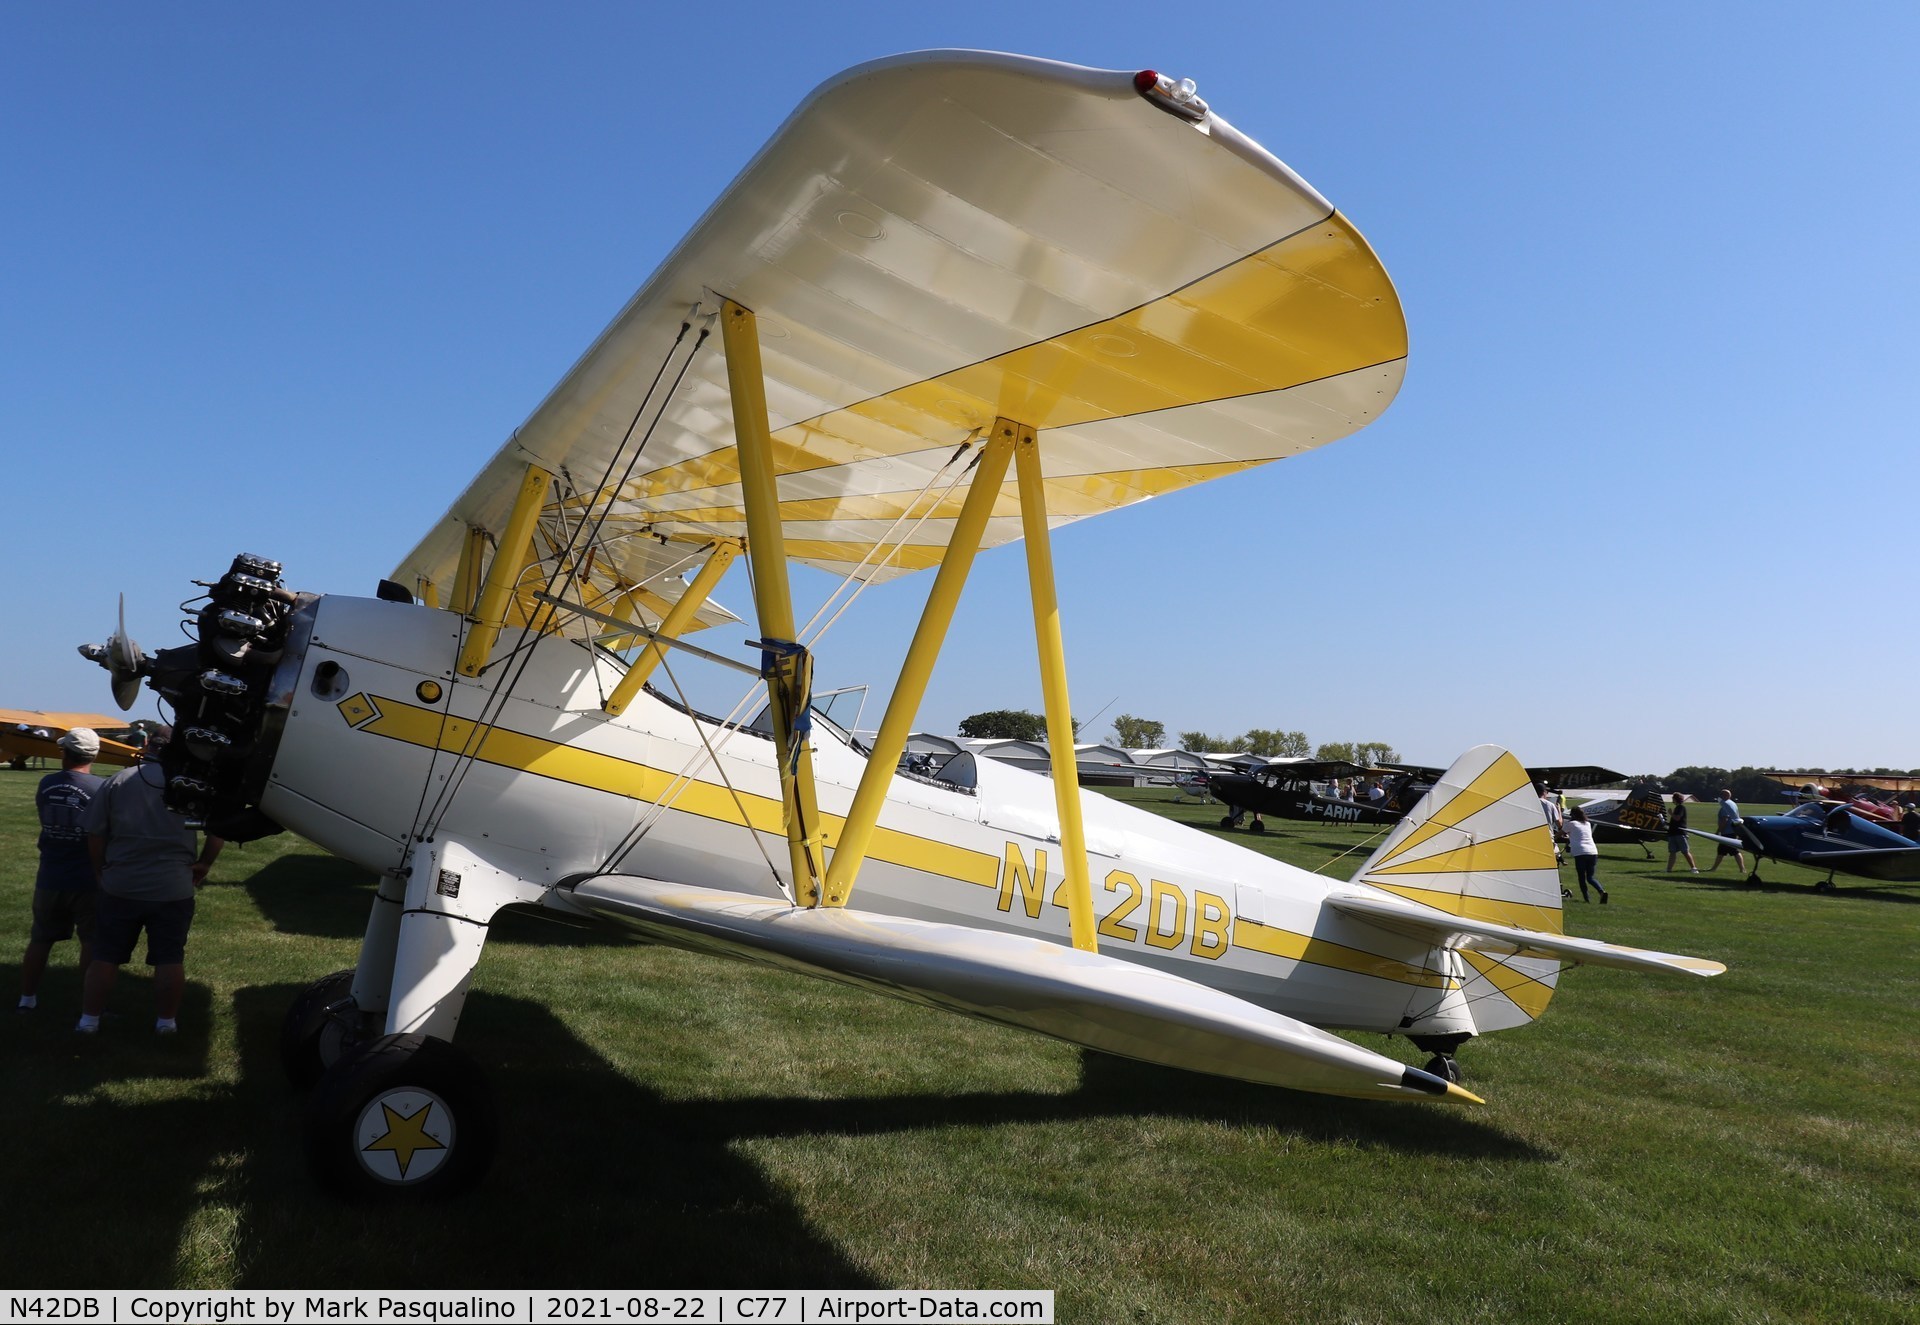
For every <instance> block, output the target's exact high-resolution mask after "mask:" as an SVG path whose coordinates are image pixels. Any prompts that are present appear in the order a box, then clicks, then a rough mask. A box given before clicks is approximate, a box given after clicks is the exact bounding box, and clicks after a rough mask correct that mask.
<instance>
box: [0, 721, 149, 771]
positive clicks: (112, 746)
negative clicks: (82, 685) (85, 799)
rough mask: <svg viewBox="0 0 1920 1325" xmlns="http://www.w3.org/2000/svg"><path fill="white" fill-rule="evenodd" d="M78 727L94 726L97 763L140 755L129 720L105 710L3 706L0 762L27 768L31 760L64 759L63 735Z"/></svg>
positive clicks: (128, 760)
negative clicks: (51, 710)
mask: <svg viewBox="0 0 1920 1325" xmlns="http://www.w3.org/2000/svg"><path fill="white" fill-rule="evenodd" d="M75 727H89V728H92V730H93V732H94V734H95V735H97V736H98V737H99V738H100V753H99V755H97V756H96V757H95V758H94V761H93V762H94V763H96V764H107V765H113V764H121V765H126V764H133V763H137V762H138V761H139V758H140V747H139V746H137V745H134V744H132V743H131V742H130V741H128V740H124V739H115V735H109V734H108V733H115V734H116V735H117V736H119V737H128V736H131V735H133V733H132V732H130V731H128V730H127V724H126V720H125V719H123V718H115V717H110V716H109V715H107V714H105V713H47V712H43V711H41V710H39V709H0V763H4V764H6V765H8V766H9V767H12V768H25V767H26V766H27V760H29V759H51V760H53V761H54V762H55V763H58V762H59V761H60V745H59V741H60V738H61V737H62V736H64V735H66V734H67V733H68V732H70V731H72V730H73V729H74V728H75Z"/></svg>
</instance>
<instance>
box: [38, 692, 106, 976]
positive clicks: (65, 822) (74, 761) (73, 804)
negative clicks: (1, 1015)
mask: <svg viewBox="0 0 1920 1325" xmlns="http://www.w3.org/2000/svg"><path fill="white" fill-rule="evenodd" d="M59 745H60V753H61V760H60V762H61V768H60V771H59V772H58V773H49V774H47V775H46V776H45V777H43V778H41V779H40V788H39V790H38V791H36V792H35V793H34V796H33V803H34V807H35V808H36V809H38V810H39V811H40V872H39V873H38V874H36V875H35V876H34V880H33V930H32V932H31V934H30V935H29V936H28V939H27V951H26V955H25V956H23V957H22V958H21V959H20V1008H19V1010H20V1011H22V1012H31V1011H32V1010H33V1009H34V1008H36V1007H38V1006H39V1005H40V977H41V976H42V975H43V974H45V972H46V969H47V958H48V956H49V955H50V954H51V953H52V951H53V945H54V944H56V943H62V942H65V941H66V940H67V939H69V938H71V937H73V935H74V934H76V933H77V934H79V936H80V969H81V970H82V971H85V970H86V969H87V964H88V963H89V962H91V961H92V960H93V899H94V880H93V862H92V861H91V860H90V859H89V858H88V855H87V832H86V828H85V827H84V826H83V821H84V820H85V818H86V813H87V804H88V802H90V801H91V800H92V799H93V794H94V792H96V791H98V790H99V789H100V787H101V784H102V782H103V781H104V779H101V778H97V777H95V776H94V775H93V761H94V758H95V757H96V756H97V755H98V754H99V753H100V738H99V736H97V735H96V734H95V733H94V732H93V731H92V730H90V729H89V728H86V727H75V728H74V729H73V730H72V731H70V732H68V733H67V734H66V735H65V736H62V737H61V738H60V741H59Z"/></svg>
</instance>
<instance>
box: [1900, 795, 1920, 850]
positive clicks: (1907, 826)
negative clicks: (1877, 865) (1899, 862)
mask: <svg viewBox="0 0 1920 1325" xmlns="http://www.w3.org/2000/svg"><path fill="white" fill-rule="evenodd" d="M1901 810H1902V813H1901V815H1900V836H1902V837H1904V838H1906V839H1907V840H1909V841H1912V842H1920V802H1915V801H1912V800H1909V801H1908V802H1907V803H1906V804H1905V805H1903V806H1902V807H1901Z"/></svg>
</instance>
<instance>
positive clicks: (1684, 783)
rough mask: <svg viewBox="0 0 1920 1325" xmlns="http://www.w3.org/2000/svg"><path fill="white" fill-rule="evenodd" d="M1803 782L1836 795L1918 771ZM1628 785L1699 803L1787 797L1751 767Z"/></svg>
mask: <svg viewBox="0 0 1920 1325" xmlns="http://www.w3.org/2000/svg"><path fill="white" fill-rule="evenodd" d="M1806 774H1807V780H1808V781H1810V782H1815V783H1817V784H1819V785H1820V786H1822V787H1825V788H1826V789H1827V790H1828V791H1829V792H1835V793H1837V792H1840V791H1843V790H1845V789H1846V788H1847V787H1849V786H1851V785H1855V784H1850V783H1849V782H1848V781H1847V779H1848V778H1849V777H1874V776H1879V777H1896V778H1897V777H1920V769H1899V768H1875V769H1834V770H1832V771H1828V770H1827V769H1823V768H1810V769H1807V770H1806ZM1627 782H1628V785H1630V786H1635V787H1645V788H1647V789H1648V790H1649V791H1658V792H1663V793H1665V794H1667V795H1672V794H1673V793H1674V792H1676V791H1682V792H1685V793H1686V794H1687V795H1689V796H1694V797H1698V798H1699V799H1701V800H1718V799H1720V793H1721V792H1722V791H1723V790H1725V791H1731V792H1732V793H1733V798H1734V799H1735V800H1737V801H1759V802H1763V803H1764V802H1768V801H1778V800H1781V799H1782V798H1784V797H1785V796H1786V794H1787V788H1786V787H1784V786H1783V785H1782V784H1781V783H1779V782H1776V781H1775V780H1774V779H1772V778H1770V777H1768V776H1767V775H1766V774H1764V773H1762V772H1761V771H1760V770H1759V769H1757V768H1754V767H1753V766H1752V765H1743V766H1741V767H1739V768H1714V767H1712V766H1710V765H1705V764H1689V765H1687V766H1686V767H1685V768H1676V769H1674V770H1673V772H1671V773H1669V774H1667V775H1666V776H1665V777H1661V776H1659V775H1657V774H1654V773H1641V774H1639V775H1637V776H1635V777H1631V778H1628V779H1627Z"/></svg>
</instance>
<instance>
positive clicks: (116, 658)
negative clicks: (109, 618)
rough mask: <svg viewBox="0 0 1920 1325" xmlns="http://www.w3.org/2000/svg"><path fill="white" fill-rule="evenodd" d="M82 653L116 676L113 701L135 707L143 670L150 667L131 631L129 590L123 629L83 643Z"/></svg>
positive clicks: (123, 597)
mask: <svg viewBox="0 0 1920 1325" xmlns="http://www.w3.org/2000/svg"><path fill="white" fill-rule="evenodd" d="M80 656H81V657H83V658H86V659H89V660H91V661H93V662H97V663H99V664H100V665H101V666H102V667H104V668H106V669H107V672H108V674H109V675H110V676H111V677H112V678H113V702H114V703H116V704H118V705H119V706H120V708H121V710H122V711H125V710H127V709H130V708H132V707H133V701H134V700H136V699H138V698H139V697H140V674H141V672H142V671H143V670H144V669H145V667H146V663H147V655H146V654H144V653H142V652H140V646H139V645H138V644H135V643H134V642H133V637H132V636H131V635H129V634H127V596H126V595H125V594H121V595H120V627H119V629H117V630H115V631H114V632H113V635H112V637H111V638H110V639H108V640H107V642H106V643H105V644H82V645H81V646H80Z"/></svg>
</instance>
